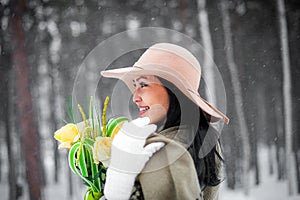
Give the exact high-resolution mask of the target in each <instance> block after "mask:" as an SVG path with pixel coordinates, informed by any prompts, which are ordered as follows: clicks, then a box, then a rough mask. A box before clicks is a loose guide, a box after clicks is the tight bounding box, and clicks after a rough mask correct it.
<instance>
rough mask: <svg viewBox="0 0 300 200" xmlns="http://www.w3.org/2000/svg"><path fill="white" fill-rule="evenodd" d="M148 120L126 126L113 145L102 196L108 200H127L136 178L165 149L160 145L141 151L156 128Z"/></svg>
mask: <svg viewBox="0 0 300 200" xmlns="http://www.w3.org/2000/svg"><path fill="white" fill-rule="evenodd" d="M149 122H150V119H149V118H138V119H136V120H133V121H131V122H129V123H128V122H126V123H124V125H123V126H122V128H121V130H120V131H119V132H118V134H117V135H116V136H115V138H114V140H113V142H112V149H111V160H110V165H109V167H108V169H107V173H106V182H105V188H104V195H105V197H106V198H107V199H108V200H125V199H129V197H130V195H131V192H132V187H133V185H134V181H135V178H136V176H137V175H138V174H139V173H140V172H141V171H142V170H143V168H144V166H145V164H146V162H147V161H148V160H149V159H150V157H151V156H152V155H153V154H154V153H155V152H156V151H158V150H159V149H160V148H162V147H163V146H164V143H163V142H156V143H151V144H149V145H147V146H146V147H144V145H145V143H146V139H147V138H148V137H149V136H150V135H151V134H152V133H154V131H155V130H156V125H154V124H151V125H148V124H149Z"/></svg>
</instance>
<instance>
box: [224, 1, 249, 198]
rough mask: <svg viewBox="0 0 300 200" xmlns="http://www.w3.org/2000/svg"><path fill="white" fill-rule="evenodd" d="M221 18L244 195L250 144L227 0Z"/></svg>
mask: <svg viewBox="0 0 300 200" xmlns="http://www.w3.org/2000/svg"><path fill="white" fill-rule="evenodd" d="M221 10H222V19H223V30H224V40H225V51H226V58H227V64H228V67H229V71H230V74H231V84H232V86H233V91H234V100H235V109H236V113H237V119H238V124H239V127H240V134H241V139H242V145H243V164H242V169H243V175H242V178H243V187H244V192H245V194H246V195H248V194H249V189H250V188H249V167H250V163H249V161H250V144H249V134H248V127H247V124H246V120H245V114H244V111H243V97H242V89H241V84H240V81H239V78H238V71H237V66H236V63H235V61H234V53H233V42H232V32H231V22H230V17H229V11H228V1H225V0H224V1H221Z"/></svg>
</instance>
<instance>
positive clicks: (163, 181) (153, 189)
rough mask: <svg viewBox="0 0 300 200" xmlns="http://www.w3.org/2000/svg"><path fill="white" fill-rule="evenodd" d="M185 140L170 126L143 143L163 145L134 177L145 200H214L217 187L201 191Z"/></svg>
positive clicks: (176, 129)
mask: <svg viewBox="0 0 300 200" xmlns="http://www.w3.org/2000/svg"><path fill="white" fill-rule="evenodd" d="M182 136H183V137H182ZM185 138H186V137H184V133H183V134H179V132H178V127H177V128H176V127H174V128H170V129H166V130H164V131H162V132H160V133H159V134H155V135H153V136H152V137H151V138H149V139H148V140H147V144H149V143H152V142H164V143H165V144H166V145H165V146H164V147H163V148H162V149H161V150H160V151H158V152H157V153H155V154H154V155H153V156H152V157H151V159H150V160H149V161H148V163H147V164H146V166H145V168H144V169H143V171H142V172H141V174H140V175H139V177H138V179H139V181H140V183H141V186H142V190H143V195H144V198H145V200H152V199H156V200H165V199H172V200H176V199H178V200H182V199H199V200H202V199H204V200H216V199H218V186H217V187H206V188H205V190H204V191H201V189H200V185H199V182H198V178H197V172H196V169H195V165H194V161H193V159H192V157H191V155H190V153H189V152H188V151H187V150H186V148H187V146H188V141H187V139H185Z"/></svg>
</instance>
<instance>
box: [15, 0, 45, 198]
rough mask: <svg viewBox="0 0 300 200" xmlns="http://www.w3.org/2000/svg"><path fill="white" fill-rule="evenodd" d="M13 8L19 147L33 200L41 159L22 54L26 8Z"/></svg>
mask: <svg viewBox="0 0 300 200" xmlns="http://www.w3.org/2000/svg"><path fill="white" fill-rule="evenodd" d="M13 5H14V8H13V9H14V11H13V14H12V15H11V24H12V40H13V45H14V47H13V62H14V70H15V74H16V85H17V91H16V92H17V98H18V114H19V120H20V130H21V141H22V148H23V152H24V155H25V167H26V178H27V182H28V188H29V196H30V199H32V200H39V199H41V179H40V173H39V172H40V166H39V163H40V160H39V159H40V157H39V149H38V133H37V131H36V128H35V124H34V120H33V118H34V115H33V110H32V97H31V93H30V83H29V66H28V63H27V60H26V54H25V51H26V49H25V33H24V30H23V26H22V16H23V13H24V10H25V7H26V2H25V0H23V1H22V0H19V1H17V2H16V3H14V4H13Z"/></svg>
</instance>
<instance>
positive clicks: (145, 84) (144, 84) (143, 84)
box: [140, 82, 148, 88]
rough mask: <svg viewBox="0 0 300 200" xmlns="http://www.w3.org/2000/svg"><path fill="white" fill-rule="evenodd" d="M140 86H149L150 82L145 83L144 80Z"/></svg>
mask: <svg viewBox="0 0 300 200" xmlns="http://www.w3.org/2000/svg"><path fill="white" fill-rule="evenodd" d="M140 86H141V87H142V88H143V87H147V86H148V84H147V83H144V82H141V83H140Z"/></svg>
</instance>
